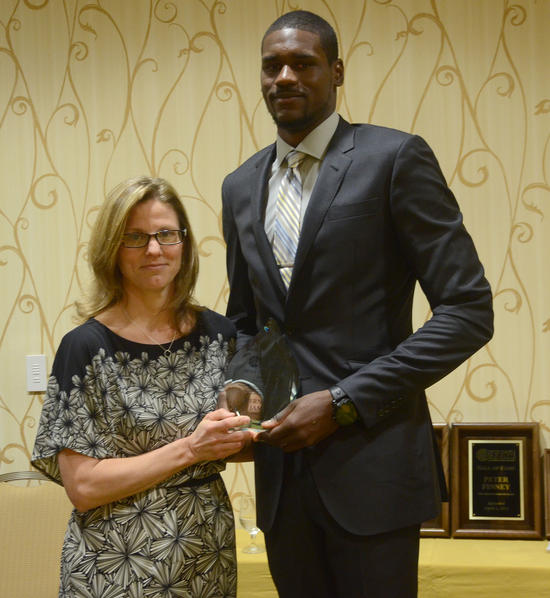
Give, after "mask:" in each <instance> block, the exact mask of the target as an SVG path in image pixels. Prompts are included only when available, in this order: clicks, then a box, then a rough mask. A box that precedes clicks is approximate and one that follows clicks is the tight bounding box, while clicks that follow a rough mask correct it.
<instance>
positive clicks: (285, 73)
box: [275, 64, 297, 85]
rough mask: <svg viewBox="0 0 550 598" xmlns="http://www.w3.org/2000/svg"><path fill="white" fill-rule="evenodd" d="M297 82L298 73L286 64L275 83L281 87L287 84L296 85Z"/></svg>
mask: <svg viewBox="0 0 550 598" xmlns="http://www.w3.org/2000/svg"><path fill="white" fill-rule="evenodd" d="M296 80H297V77H296V73H295V72H294V70H293V69H292V67H291V66H289V65H288V64H285V65H284V66H283V67H282V68H281V70H280V71H279V74H278V75H277V79H276V80H275V83H276V84H277V85H280V84H282V85H284V84H285V83H295V82H296Z"/></svg>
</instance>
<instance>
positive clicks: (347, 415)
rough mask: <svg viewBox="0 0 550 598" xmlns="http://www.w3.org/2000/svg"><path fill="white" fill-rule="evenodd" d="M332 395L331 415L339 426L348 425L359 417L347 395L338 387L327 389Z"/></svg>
mask: <svg viewBox="0 0 550 598" xmlns="http://www.w3.org/2000/svg"><path fill="white" fill-rule="evenodd" d="M329 392H330V394H331V395H332V417H333V418H334V420H335V421H336V423H337V424H338V425H339V426H349V425H350V424H354V423H355V422H356V421H357V420H358V419H359V414H358V413H357V408H356V407H355V405H354V404H353V401H352V400H351V399H350V398H349V397H348V395H347V394H346V393H345V392H344V391H343V390H342V389H341V388H340V387H339V386H333V387H332V388H330V389H329Z"/></svg>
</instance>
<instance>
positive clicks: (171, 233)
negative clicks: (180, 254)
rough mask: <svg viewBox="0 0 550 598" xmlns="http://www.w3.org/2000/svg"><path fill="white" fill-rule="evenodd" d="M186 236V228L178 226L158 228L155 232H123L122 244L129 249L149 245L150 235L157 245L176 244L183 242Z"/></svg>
mask: <svg viewBox="0 0 550 598" xmlns="http://www.w3.org/2000/svg"><path fill="white" fill-rule="evenodd" d="M185 236H187V229H186V228H180V229H176V230H159V231H157V232H156V233H138V232H133V233H124V234H123V235H122V246H123V247H129V248H131V249H137V248H139V247H145V246H146V245H149V241H150V240H151V237H155V239H156V240H157V243H158V244H159V245H178V243H182V242H183V238H184V237H185Z"/></svg>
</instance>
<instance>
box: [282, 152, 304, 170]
mask: <svg viewBox="0 0 550 598" xmlns="http://www.w3.org/2000/svg"><path fill="white" fill-rule="evenodd" d="M305 157H306V154H304V153H302V152H298V151H296V150H291V151H290V152H288V154H287V155H286V163H287V164H288V167H289V168H292V169H294V168H298V167H299V166H300V164H301V163H302V162H303V161H304V158H305Z"/></svg>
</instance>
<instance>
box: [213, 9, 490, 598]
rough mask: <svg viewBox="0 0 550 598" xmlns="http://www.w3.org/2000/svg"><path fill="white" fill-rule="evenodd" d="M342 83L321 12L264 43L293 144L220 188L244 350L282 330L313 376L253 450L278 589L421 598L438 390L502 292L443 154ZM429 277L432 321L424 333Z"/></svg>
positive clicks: (276, 110)
mask: <svg viewBox="0 0 550 598" xmlns="http://www.w3.org/2000/svg"><path fill="white" fill-rule="evenodd" d="M343 80H344V67H343V63H342V61H341V60H340V59H339V58H338V45H337V40H336V36H335V33H334V31H333V29H332V28H331V27H330V25H329V24H328V23H326V21H324V20H323V19H321V18H320V17H318V16H317V15H313V14H312V13H309V12H306V11H293V12H291V13H287V14H285V15H283V16H282V17H280V18H279V19H278V20H277V21H275V23H273V25H272V26H271V27H270V28H269V29H268V31H267V32H266V34H265V36H264V38H263V41H262V72H261V83H262V91H263V96H264V100H265V102H266V105H267V108H268V110H269V111H270V113H271V115H272V116H273V119H274V121H275V123H276V125H277V133H278V137H277V141H276V143H275V144H273V145H271V146H269V147H267V148H264V149H263V150H261V151H260V152H258V153H257V154H256V155H254V156H252V158H250V159H249V160H247V161H246V162H245V163H244V164H243V165H242V166H241V167H240V168H238V169H237V170H236V171H235V172H233V173H232V174H230V175H229V176H228V177H227V178H226V179H225V181H224V184H223V226H224V236H225V239H226V242H227V267H228V277H229V284H230V295H229V302H228V308H227V313H228V315H229V317H230V318H231V319H232V320H233V321H234V322H235V323H236V325H237V327H238V330H239V333H240V339H241V341H242V340H244V339H246V338H249V337H251V336H253V335H254V334H256V333H257V331H258V330H260V329H261V327H262V326H263V325H264V323H265V322H266V321H267V320H268V318H273V319H274V320H276V321H277V322H278V324H279V326H280V328H281V329H282V330H283V332H284V334H285V336H286V338H287V340H288V343H289V345H290V347H291V349H292V352H293V354H294V356H295V358H296V361H297V366H298V370H299V384H300V387H299V389H298V390H299V397H298V398H297V399H296V400H294V401H293V402H292V403H290V405H289V407H287V408H286V409H285V410H284V411H283V412H281V413H280V414H279V415H278V416H277V417H276V418H273V420H270V421H268V422H266V423H265V427H266V432H265V433H262V434H261V435H260V436H259V439H261V440H263V442H258V443H257V444H256V445H255V461H256V492H257V508H258V522H259V526H260V527H261V528H262V530H263V531H264V533H265V538H266V545H267V550H268V559H269V565H270V569H271V572H272V575H273V579H274V581H275V584H276V586H277V589H278V591H279V593H280V595H281V596H283V597H296V598H298V597H300V598H304V597H307V596H311V597H312V598H313V597H315V598H323V597H326V598H335V597H342V598H350V597H355V596H369V597H380V598H391V597H399V598H408V597H410V596H416V593H417V569H418V548H419V528H420V524H421V522H422V521H425V520H428V519H430V518H432V517H434V516H435V515H436V514H437V512H438V509H439V507H440V502H441V496H442V490H443V492H444V485H443V486H442V485H441V479H442V474H441V467H440V462H439V458H438V455H437V453H436V451H435V450H434V443H433V433H432V425H431V421H430V415H429V412H428V406H427V402H426V397H425V394H424V389H425V388H426V387H428V386H430V385H432V384H434V383H435V382H437V381H438V380H440V379H441V378H442V377H443V376H445V375H446V374H447V373H449V372H450V371H451V370H453V369H454V368H456V367H457V366H458V365H459V364H460V363H462V362H463V361H464V360H465V359H467V358H468V357H469V356H470V355H472V353H474V352H475V351H476V350H477V349H479V348H480V347H481V346H483V345H484V344H485V343H486V342H487V341H488V340H489V339H490V338H491V336H492V331H493V314H492V301H491V291H490V288H489V284H488V282H487V280H486V279H485V277H484V273H483V268H482V265H481V264H480V262H479V259H478V257H477V254H476V251H475V248H474V245H473V243H472V240H471V238H470V236H469V235H468V233H467V232H466V230H465V228H464V226H463V224H462V216H461V213H460V211H459V208H458V206H457V203H456V201H455V199H454V197H453V194H452V193H451V191H450V190H449V188H448V187H447V184H446V182H445V179H444V177H443V175H442V173H441V171H440V168H439V165H438V163H437V160H436V158H435V157H434V155H433V153H432V151H431V150H430V148H429V147H428V145H427V144H426V143H425V142H424V141H423V140H422V139H421V138H420V137H418V136H414V135H410V134H407V133H404V132H401V131H397V130H393V129H388V128H382V127H377V126H373V125H365V124H363V125H351V124H349V123H347V122H346V121H345V120H343V119H342V118H340V117H339V116H338V115H337V114H336V113H335V112H334V110H335V106H336V93H337V88H338V87H339V86H341V85H342V83H343ZM293 149H296V150H299V151H300V152H302V153H303V154H305V158H304V160H303V162H302V163H301V164H300V166H299V167H298V169H299V171H298V172H299V183H298V184H297V185H295V187H296V188H297V189H298V192H299V194H300V196H301V207H300V208H299V211H300V216H299V219H300V223H301V228H300V232H299V242H298V247H297V250H296V253H295V257H294V260H293V261H291V263H290V264H288V263H281V261H280V260H279V257H278V255H277V257H276V256H275V254H274V251H273V248H272V244H273V243H275V237H276V235H277V234H278V233H277V226H278V224H277V219H278V218H279V215H278V210H279V208H278V204H277V202H278V201H279V200H278V198H277V196H278V194H279V192H278V189H279V186H280V185H281V183H282V180H283V178H284V177H285V172H286V170H287V168H288V166H287V163H286V159H285V158H286V156H287V153H288V152H289V150H293ZM276 253H277V252H276ZM289 272H290V275H291V276H290V283H289V284H288V288H287V284H285V275H287V274H289ZM416 281H418V282H419V283H420V285H421V287H422V289H423V291H424V293H425V295H426V296H427V298H428V300H429V302H430V306H431V309H432V317H431V318H430V319H429V320H428V321H427V322H426V323H425V324H424V325H423V326H422V327H421V328H420V329H419V330H417V331H416V332H414V333H413V331H412V324H411V307H412V300H413V291H414V287H415V283H416Z"/></svg>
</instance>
